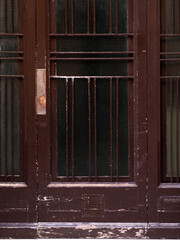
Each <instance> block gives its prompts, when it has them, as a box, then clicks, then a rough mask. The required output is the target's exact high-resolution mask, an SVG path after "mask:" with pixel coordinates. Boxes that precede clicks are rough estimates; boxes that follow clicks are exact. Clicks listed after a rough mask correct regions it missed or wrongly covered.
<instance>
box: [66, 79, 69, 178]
mask: <svg viewBox="0 0 180 240" xmlns="http://www.w3.org/2000/svg"><path fill="white" fill-rule="evenodd" d="M68 132H69V131H68V78H66V179H67V181H68V158H69V156H68V152H69V151H68V149H69V145H68Z"/></svg>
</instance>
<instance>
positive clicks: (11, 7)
mask: <svg viewBox="0 0 180 240" xmlns="http://www.w3.org/2000/svg"><path fill="white" fill-rule="evenodd" d="M10 11H11V33H13V30H14V29H13V0H11V3H10Z"/></svg>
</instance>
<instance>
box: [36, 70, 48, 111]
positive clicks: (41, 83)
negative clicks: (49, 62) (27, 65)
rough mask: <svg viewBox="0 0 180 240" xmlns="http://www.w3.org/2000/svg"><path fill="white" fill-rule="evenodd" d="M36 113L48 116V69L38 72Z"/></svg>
mask: <svg viewBox="0 0 180 240" xmlns="http://www.w3.org/2000/svg"><path fill="white" fill-rule="evenodd" d="M36 113H37V114H38V115H46V69H37V70H36Z"/></svg>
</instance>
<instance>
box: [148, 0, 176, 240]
mask: <svg viewBox="0 0 180 240" xmlns="http://www.w3.org/2000/svg"><path fill="white" fill-rule="evenodd" d="M154 8H156V9H157V10H156V11H154V12H153V11H152V10H153V9H154ZM148 9H149V14H148V16H149V17H148V26H149V29H150V30H149V32H148V52H149V53H151V57H149V58H148V73H149V74H148V92H149V107H148V109H149V139H148V142H149V147H148V153H149V154H148V174H149V181H148V189H149V191H148V192H149V194H148V205H149V208H148V209H149V210H148V216H149V222H150V226H149V227H150V229H151V231H150V232H149V236H150V237H152V238H153V237H154V236H156V237H158V235H157V233H159V234H160V236H161V237H165V238H168V237H170V238H179V222H180V208H179V207H180V184H179V182H180V175H179V171H180V169H179V166H180V160H179V79H180V72H179V69H180V68H179V67H180V66H179V60H180V59H179V54H180V52H179V51H180V45H179V37H180V29H179V1H168V0H164V1H163V0H161V1H149V4H148ZM152 12H153V17H152ZM150 26H154V28H153V29H152V28H150ZM167 226H168V229H167ZM157 229H160V231H159V232H158V231H157Z"/></svg>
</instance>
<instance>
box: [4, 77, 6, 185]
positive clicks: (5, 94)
mask: <svg viewBox="0 0 180 240" xmlns="http://www.w3.org/2000/svg"><path fill="white" fill-rule="evenodd" d="M4 91H5V101H4V116H5V118H4V120H5V139H4V140H5V181H7V78H5V79H4Z"/></svg>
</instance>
